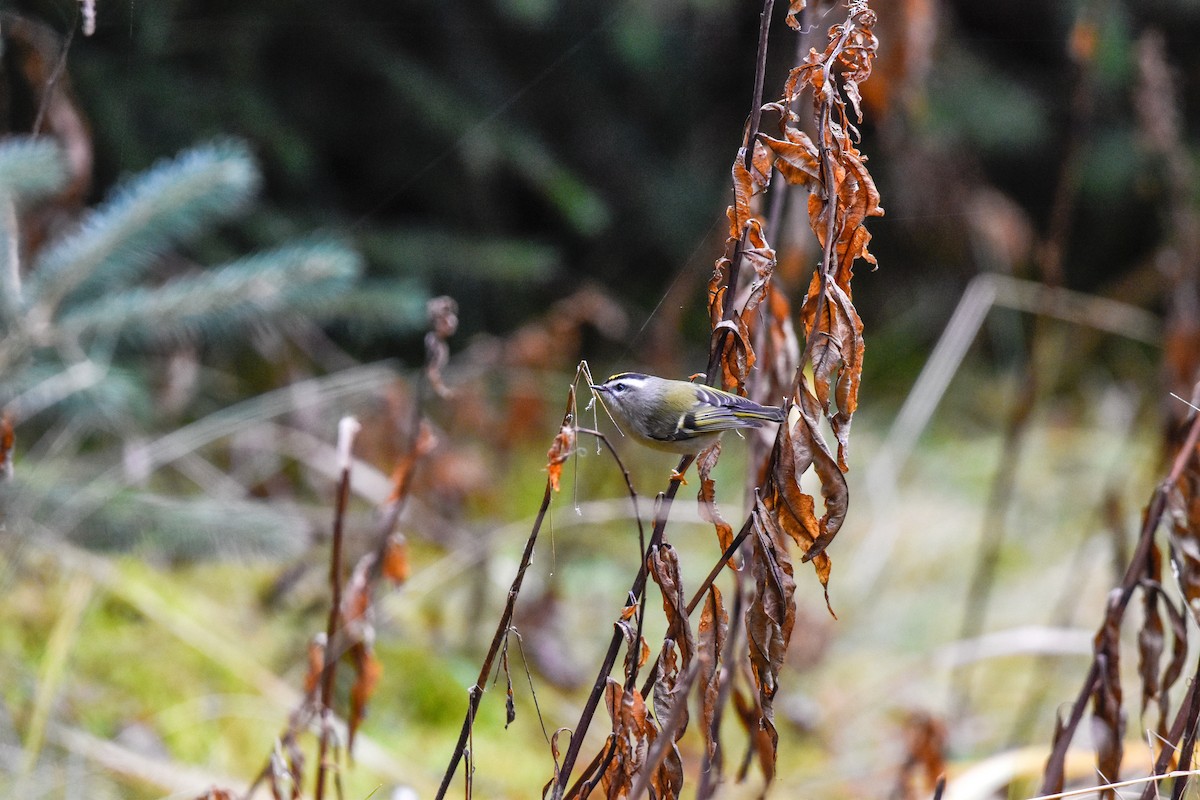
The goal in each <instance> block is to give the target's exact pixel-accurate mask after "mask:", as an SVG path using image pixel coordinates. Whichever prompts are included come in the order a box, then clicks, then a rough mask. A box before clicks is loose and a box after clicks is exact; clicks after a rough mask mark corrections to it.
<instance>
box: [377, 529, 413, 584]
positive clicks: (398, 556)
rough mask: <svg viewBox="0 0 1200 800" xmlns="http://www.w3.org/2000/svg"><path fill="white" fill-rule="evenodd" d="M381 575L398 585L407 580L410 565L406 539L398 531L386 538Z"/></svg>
mask: <svg viewBox="0 0 1200 800" xmlns="http://www.w3.org/2000/svg"><path fill="white" fill-rule="evenodd" d="M382 571H383V577H385V578H387V579H388V580H389V581H391V582H392V583H393V584H396V585H399V584H401V583H404V582H405V581H406V580H408V575H409V572H410V567H409V563H408V539H406V538H405V537H404V536H403V535H401V534H399V533H393V534H391V535H390V536H388V538H387V543H386V544H385V545H384V548H383V570H382Z"/></svg>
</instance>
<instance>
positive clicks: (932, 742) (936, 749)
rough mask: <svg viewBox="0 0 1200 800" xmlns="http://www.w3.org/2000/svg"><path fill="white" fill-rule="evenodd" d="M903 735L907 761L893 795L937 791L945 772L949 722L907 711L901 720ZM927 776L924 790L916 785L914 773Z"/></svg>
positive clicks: (901, 798)
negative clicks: (938, 783) (936, 787)
mask: <svg viewBox="0 0 1200 800" xmlns="http://www.w3.org/2000/svg"><path fill="white" fill-rule="evenodd" d="M901 732H902V733H903V736H904V752H905V756H904V763H903V764H902V765H901V767H900V773H899V775H898V776H897V780H896V790H895V791H893V792H892V795H891V796H892V797H893V798H896V800H907V798H923V797H925V796H927V794H928V793H929V792H931V791H933V790H934V787H935V786H936V785H937V782H938V779H939V778H940V777H942V776H943V775H945V773H946V724H945V723H944V722H942V721H941V720H940V719H938V718H937V717H934V716H933V715H931V714H927V713H925V712H923V711H914V712H912V713H910V714H906V715H905V717H904V721H903V722H902V723H901ZM918 770H919V771H920V772H921V773H922V774H923V775H924V778H925V780H924V784H925V786H924V791H919V790H918V789H917V787H916V786H915V785H914V781H913V773H915V772H917V771H918Z"/></svg>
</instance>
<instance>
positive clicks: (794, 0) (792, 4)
mask: <svg viewBox="0 0 1200 800" xmlns="http://www.w3.org/2000/svg"><path fill="white" fill-rule="evenodd" d="M807 4H808V3H807V0H788V12H787V16H786V17H784V21H785V22H786V23H787V24H788V27H789V28H791V29H792V30H794V31H798V30H800V22H799V21H798V20H797V19H796V15H797V14H799V13H800V12H801V11H803V10H804V6H806V5H807Z"/></svg>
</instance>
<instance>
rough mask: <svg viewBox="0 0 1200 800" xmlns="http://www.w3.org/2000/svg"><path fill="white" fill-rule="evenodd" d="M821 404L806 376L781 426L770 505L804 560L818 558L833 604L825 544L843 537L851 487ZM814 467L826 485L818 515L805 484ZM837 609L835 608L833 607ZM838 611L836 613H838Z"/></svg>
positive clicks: (767, 496)
mask: <svg viewBox="0 0 1200 800" xmlns="http://www.w3.org/2000/svg"><path fill="white" fill-rule="evenodd" d="M819 426H820V408H819V406H818V404H817V400H816V398H815V397H814V396H813V394H812V393H811V392H810V391H808V387H807V385H806V384H805V382H804V379H803V377H801V378H800V379H799V382H798V384H797V389H796V395H795V396H794V398H793V403H792V404H791V405H790V406H789V414H788V420H787V421H786V422H785V423H784V424H783V425H781V426H780V431H779V436H778V438H777V439H776V444H775V448H776V452H775V455H774V457H773V458H772V463H773V465H774V469H773V472H772V475H771V481H770V482H769V484H768V491H767V492H766V494H765V495H764V497H763V504H764V506H765V507H766V508H767V509H768V510H769V511H770V512H771V513H772V514H773V516H774V518H775V520H776V522H777V524H778V526H779V528H780V530H782V531H783V532H784V533H786V534H787V535H788V536H789V537H791V539H792V541H794V542H795V543H796V544H797V545H798V546H799V547H800V549H801V550H802V551H803V553H804V558H803V560H804V561H811V562H813V566H814V567H815V568H816V571H817V578H818V579H819V580H820V581H821V585H822V586H823V587H824V588H825V603H826V605H827V606H828V605H829V573H830V566H831V562H830V559H829V555H828V554H827V553H825V548H826V547H828V546H829V543H830V542H832V541H833V538H834V537H835V536H837V533H838V531H839V530H840V529H841V527H842V523H843V522H844V521H845V519H846V511H847V509H848V507H849V492H850V490H849V487H848V486H847V484H846V477H845V475H843V474H842V471H841V469H840V468H839V467H838V464H837V462H836V461H835V459H834V458H833V455H832V454H831V453H830V452H829V447H828V446H827V445H826V444H825V440H824V437H823V436H822V435H821V431H820V427H819ZM810 466H811V467H813V469H814V470H815V472H816V474H817V477H818V479H819V480H820V484H821V497H822V499H823V501H824V503H825V513H824V514H823V515H822V516H821V518H820V519H818V518H817V514H816V501H815V500H814V499H813V497H812V496H811V495H809V494H808V493H806V492H805V491H804V490H803V489H802V488H801V486H800V478H801V476H802V475H803V474H804V473H805V472H806V471H807V470H808V468H809V467H810ZM829 613H831V614H833V608H832V607H830V608H829ZM835 616H836V615H835Z"/></svg>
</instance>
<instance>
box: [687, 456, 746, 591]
mask: <svg viewBox="0 0 1200 800" xmlns="http://www.w3.org/2000/svg"><path fill="white" fill-rule="evenodd" d="M720 457H721V443H720V441H718V442H717V443H716V444H714V445H713V446H712V447H709V448H707V449H706V450H703V451H702V452H701V453H700V455H698V456H697V457H696V474H697V475H699V476H700V491H699V492H697V493H696V501H697V503H699V506H700V518H701V519H703V520H704V521H705V522H708V523H709V524H711V525H712V526H713V527H714V528H715V529H716V531H717V541H718V542H719V543H720V545H721V552H722V553H723V552H725V551H726V550H728V549H729V546H730V545H731V544H733V526H732V525H730V524H729V522H728V521H726V519H725V518H724V517H723V516H721V510H720V509H718V508H717V488H716V487H717V484H716V481H714V480H713V478H712V471H713V469H714V468H715V467H716V466H717V459H719V458H720ZM729 566H730V567H732V568H733V569H737V564H736V563H735V562H734V560H733V559H732V558H730V559H729Z"/></svg>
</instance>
